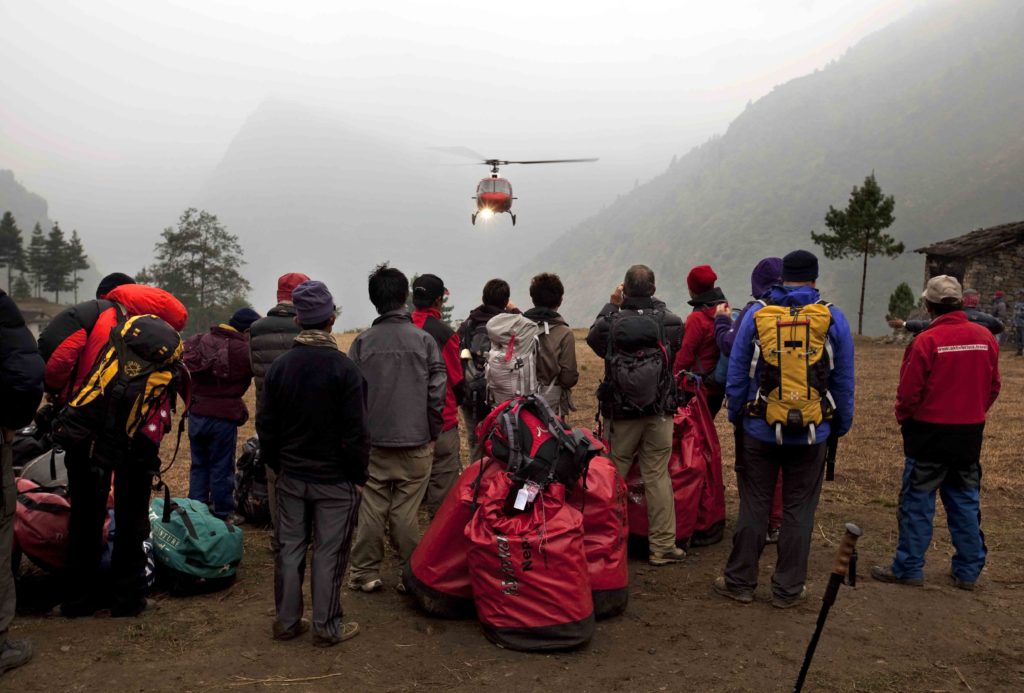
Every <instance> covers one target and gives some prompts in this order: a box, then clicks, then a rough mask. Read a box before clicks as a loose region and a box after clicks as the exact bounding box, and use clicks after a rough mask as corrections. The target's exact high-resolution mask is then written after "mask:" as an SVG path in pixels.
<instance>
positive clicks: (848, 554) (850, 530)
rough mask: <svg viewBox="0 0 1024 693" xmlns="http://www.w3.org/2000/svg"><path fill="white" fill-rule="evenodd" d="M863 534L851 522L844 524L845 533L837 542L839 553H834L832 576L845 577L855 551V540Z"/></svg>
mask: <svg viewBox="0 0 1024 693" xmlns="http://www.w3.org/2000/svg"><path fill="white" fill-rule="evenodd" d="M863 533H864V532H862V531H861V528H860V527H858V526H857V525H855V524H853V523H852V522H847V523H846V533H845V534H843V538H842V540H841V541H840V542H839V551H838V552H837V553H836V562H835V563H834V564H833V567H832V574H833V575H839V576H841V577H844V578H845V577H846V574H847V572H848V571H849V569H850V560H851V559H852V558H853V554H854V552H855V551H856V550H857V540H858V539H860V537H861V535H862V534H863Z"/></svg>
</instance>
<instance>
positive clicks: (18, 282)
mask: <svg viewBox="0 0 1024 693" xmlns="http://www.w3.org/2000/svg"><path fill="white" fill-rule="evenodd" d="M11 296H13V297H14V300H15V301H27V300H28V299H30V298H32V285H31V284H29V283H28V279H25V275H24V274H19V275H18V278H17V279H15V280H14V291H12V292H11Z"/></svg>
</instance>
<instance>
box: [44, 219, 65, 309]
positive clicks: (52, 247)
mask: <svg viewBox="0 0 1024 693" xmlns="http://www.w3.org/2000/svg"><path fill="white" fill-rule="evenodd" d="M44 247H45V249H46V267H45V269H44V270H43V289H45V290H46V291H49V292H51V293H52V294H53V302H54V303H60V292H61V291H66V290H67V289H70V288H71V283H70V281H69V277H70V276H71V261H70V255H69V253H68V242H67V239H66V238H64V231H63V230H62V229H61V228H60V224H58V223H56V222H54V224H53V228H52V229H50V233H49V235H48V236H47V237H46V241H45V244H44Z"/></svg>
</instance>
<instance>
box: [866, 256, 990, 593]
mask: <svg viewBox="0 0 1024 693" xmlns="http://www.w3.org/2000/svg"><path fill="white" fill-rule="evenodd" d="M922 298H924V300H925V305H926V306H927V308H928V312H929V313H930V314H931V316H932V318H933V320H932V323H931V325H929V327H928V329H926V330H924V331H923V332H921V334H919V335H918V336H917V337H915V338H914V341H912V342H911V343H910V345H909V346H908V347H907V350H906V352H905V353H904V355H903V366H902V368H901V369H900V383H899V387H898V388H897V391H896V420H897V421H898V422H899V423H900V426H901V427H902V429H903V451H904V454H905V457H906V460H905V463H904V468H903V485H902V488H901V490H900V509H899V539H898V541H897V544H896V555H895V556H894V557H893V561H892V564H891V565H889V566H874V567H873V568H872V569H871V576H872V577H873V578H875V579H876V580H879V581H881V582H892V583H898V584H902V585H912V586H921V585H923V584H924V554H925V551H927V550H928V546H929V544H931V540H932V520H933V518H934V516H935V494H936V492H938V493H939V495H940V496H941V497H942V505H943V507H945V509H946V518H947V523H948V526H949V534H950V537H951V538H952V540H953V546H954V547H955V549H956V553H955V554H954V555H953V559H952V568H951V570H950V576H951V578H952V581H953V584H954V585H955V586H956V587H959V588H961V589H966V590H973V589H974V587H975V584H976V582H977V580H978V576H979V574H980V573H981V569H982V568H983V567H984V566H985V556H986V553H987V551H986V548H985V536H984V535H983V534H982V531H981V511H980V497H981V464H980V458H981V442H982V434H983V432H984V429H985V416H986V413H987V412H988V409H989V407H991V406H992V404H993V403H994V402H995V401H996V397H997V396H998V395H999V387H1000V382H999V347H998V346H997V345H996V340H995V337H993V336H992V334H991V333H990V332H989V331H988V330H986V329H985V328H984V327H981V326H980V325H977V324H975V323H972V322H970V321H969V320H968V319H967V316H966V315H965V314H964V312H963V310H962V306H963V303H962V301H963V292H962V291H961V288H960V282H959V281H957V280H956V278H955V277H950V276H947V275H940V276H938V277H932V279H931V280H929V282H928V286H927V288H926V289H925V291H924V293H923V294H922Z"/></svg>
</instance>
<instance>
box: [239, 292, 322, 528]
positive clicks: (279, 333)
mask: <svg viewBox="0 0 1024 693" xmlns="http://www.w3.org/2000/svg"><path fill="white" fill-rule="evenodd" d="M308 281H309V277H307V276H306V275H304V274H303V273H302V272H289V273H288V274H282V275H281V276H280V277H279V278H278V280H277V305H276V306H274V307H273V308H271V309H270V310H269V311H268V312H267V317H265V318H260V319H259V320H257V321H256V322H254V323H253V324H252V325H251V326H250V327H249V359H250V360H251V361H252V374H253V382H254V383H255V385H256V401H257V402H259V401H260V393H261V392H263V378H264V377H266V375H267V371H269V370H270V366H271V365H272V364H273V363H274V361H276V360H277V357H278V356H280V355H281V354H284V353H286V352H287V351H290V350H291V348H292V344H294V343H295V338H296V337H298V336H299V332H301V331H302V328H301V327H299V323H298V322H296V318H295V306H294V305H293V304H292V292H293V291H294V290H295V288H296V287H297V286H299V285H300V284H302V283H304V282H308ZM267 500H268V501H269V503H270V524H271V526H272V527H276V526H277V474H276V473H275V472H274V470H273V469H271V468H270V467H267ZM270 542H271V544H273V543H274V538H273V535H271V539H270Z"/></svg>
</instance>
